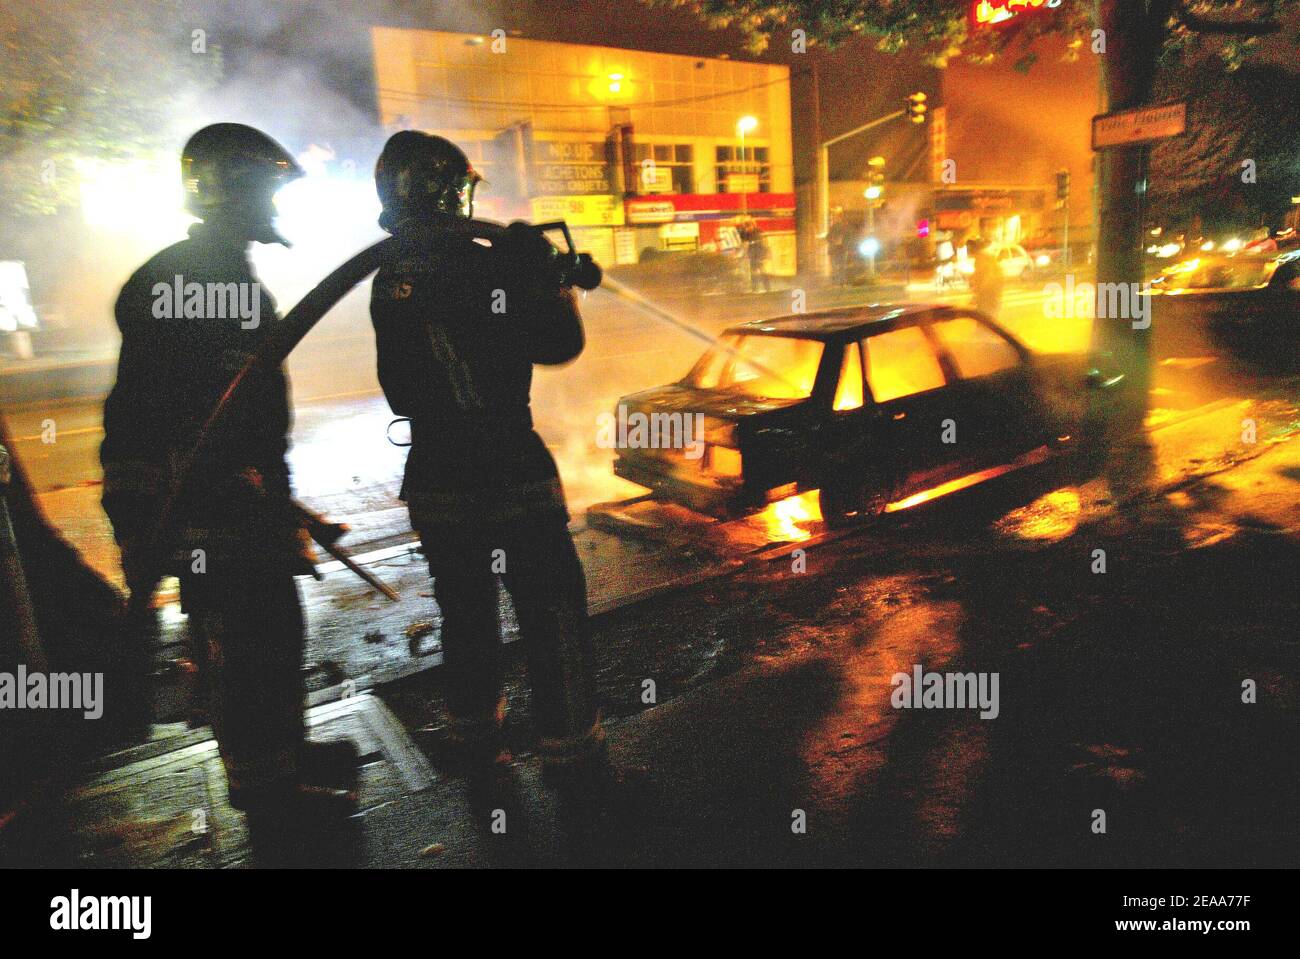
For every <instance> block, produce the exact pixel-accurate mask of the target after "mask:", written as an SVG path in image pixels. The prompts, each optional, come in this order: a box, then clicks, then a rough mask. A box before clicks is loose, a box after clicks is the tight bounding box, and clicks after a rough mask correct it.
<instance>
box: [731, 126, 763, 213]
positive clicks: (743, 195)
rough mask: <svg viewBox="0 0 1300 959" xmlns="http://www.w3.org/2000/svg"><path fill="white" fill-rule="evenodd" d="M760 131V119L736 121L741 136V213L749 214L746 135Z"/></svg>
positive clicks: (737, 131) (737, 130)
mask: <svg viewBox="0 0 1300 959" xmlns="http://www.w3.org/2000/svg"><path fill="white" fill-rule="evenodd" d="M757 129H758V118H757V117H753V116H748V115H746V116H743V117H741V118H740V119H739V120H737V121H736V133H738V134H739V135H740V176H741V181H740V212H741V213H748V212H749V204H748V202H747V197H746V193H745V180H744V177H745V134H746V133H753V132H754V131H755V130H757Z"/></svg>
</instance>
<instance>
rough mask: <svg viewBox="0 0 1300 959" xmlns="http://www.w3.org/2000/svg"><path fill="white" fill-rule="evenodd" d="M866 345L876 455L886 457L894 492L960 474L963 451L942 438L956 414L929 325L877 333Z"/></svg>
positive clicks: (915, 487) (865, 356) (904, 327)
mask: <svg viewBox="0 0 1300 959" xmlns="http://www.w3.org/2000/svg"><path fill="white" fill-rule="evenodd" d="M862 348H863V353H864V359H865V363H866V375H867V388H868V391H869V392H870V394H871V398H872V400H873V401H874V403H875V407H876V412H875V416H876V420H877V423H876V426H875V432H874V434H873V439H874V440H875V442H876V443H877V448H878V450H879V452H878V453H877V454H876V455H878V456H880V457H883V458H885V459H887V461H888V465H889V467H890V468H891V469H890V472H891V473H892V475H893V477H894V486H895V493H896V494H900V495H901V494H906V493H909V492H914V491H916V490H920V489H926V488H928V487H930V486H934V485H936V484H938V483H942V482H944V481H945V480H947V479H950V478H952V477H953V476H956V475H958V474H959V473H960V465H961V464H960V463H959V462H958V458H957V454H958V452H959V451H958V450H956V449H954V447H953V446H952V445H950V444H945V443H944V442H943V432H944V420H946V419H949V418H951V414H952V402H951V399H950V397H949V396H948V390H947V377H946V374H945V373H944V370H943V366H942V365H941V364H940V362H939V357H938V354H937V353H936V351H935V349H934V344H933V343H932V342H931V340H930V338H929V337H928V336H927V335H926V333H925V331H924V330H923V329H922V328H921V327H920V326H919V325H915V324H913V325H908V326H899V327H895V328H893V329H890V330H885V331H882V332H880V333H872V334H869V335H868V336H867V337H865V338H864V339H863V341H862Z"/></svg>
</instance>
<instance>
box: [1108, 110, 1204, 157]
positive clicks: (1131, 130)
mask: <svg viewBox="0 0 1300 959" xmlns="http://www.w3.org/2000/svg"><path fill="white" fill-rule="evenodd" d="M1185 132H1187V104H1186V103H1166V104H1164V105H1163V106H1158V107H1140V108H1138V109H1136V110H1123V111H1121V112H1119V113H1104V114H1102V115H1101V116H1096V117H1093V118H1092V148H1093V149H1094V150H1103V149H1105V148H1106V147H1118V146H1129V145H1130V144H1134V143H1149V142H1151V141H1152V140H1164V139H1166V138H1168V137H1176V136H1178V135H1179V134H1182V133H1185Z"/></svg>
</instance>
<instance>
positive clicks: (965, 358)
mask: <svg viewBox="0 0 1300 959" xmlns="http://www.w3.org/2000/svg"><path fill="white" fill-rule="evenodd" d="M1042 372H1043V371H1042V370H1040V369H1039V368H1038V366H1037V365H1036V362H1035V358H1034V357H1033V356H1032V355H1031V353H1030V352H1029V350H1027V349H1026V348H1025V347H1024V346H1023V345H1022V344H1021V343H1020V342H1018V341H1017V340H1016V339H1015V338H1014V337H1013V336H1011V335H1010V334H1009V333H1007V332H1006V331H1005V330H1003V329H1002V328H1001V327H999V326H998V325H997V324H996V323H994V322H993V321H992V320H990V319H988V317H986V316H984V315H982V314H980V313H978V312H976V311H974V310H969V309H962V308H957V307H949V306H919V305H909V306H901V307H888V306H873V307H858V308H850V309H841V310H833V311H828V312H824V313H814V314H804V315H798V316H788V317H782V318H780V319H772V320H761V321H755V322H752V323H746V324H743V325H740V326H735V327H732V328H730V329H728V330H727V331H726V332H725V333H724V334H723V336H722V338H721V340H720V341H719V343H718V345H716V346H715V347H713V348H712V349H710V350H709V351H708V352H706V353H705V354H704V355H703V356H702V357H701V358H700V359H699V361H698V362H697V363H696V364H695V366H694V367H692V369H691V371H690V372H689V373H687V375H686V376H685V377H684V378H683V379H681V380H680V381H679V382H676V383H672V384H669V385H667V386H661V387H657V388H655V389H651V390H646V391H644V392H640V393H635V394H632V395H630V396H625V397H623V398H622V399H620V400H619V405H618V412H617V416H618V417H619V418H620V422H622V423H632V424H636V425H639V426H640V427H641V428H642V429H641V432H640V433H639V435H638V434H637V432H636V430H635V428H634V429H630V430H626V431H625V432H624V433H622V434H621V435H620V437H619V440H620V442H618V443H617V444H615V445H616V446H617V450H618V452H617V456H616V458H615V463H614V472H615V473H616V474H617V475H618V476H621V477H623V478H624V479H627V480H630V481H632V482H633V483H637V484H639V485H641V486H645V487H647V488H649V489H651V490H653V491H654V493H655V494H656V496H657V497H658V498H660V499H663V500H666V501H669V502H674V503H678V504H680V505H683V506H686V507H689V508H691V509H694V510H697V511H700V512H703V513H707V514H710V515H713V516H717V517H719V518H731V517H735V516H740V515H745V514H747V513H751V512H755V511H757V510H760V509H762V508H764V506H766V505H767V504H768V503H771V502H774V501H776V500H781V499H784V498H786V497H789V496H792V495H796V494H801V493H807V492H809V491H811V490H818V491H819V496H820V504H821V510H822V515H823V517H824V518H825V520H826V521H827V523H829V524H831V525H842V524H844V523H846V522H849V521H851V520H853V519H855V518H867V517H870V516H874V515H876V514H878V513H880V512H882V511H884V510H885V508H886V507H887V506H889V505H890V504H891V503H898V502H902V501H906V500H908V499H909V498H916V497H921V498H922V500H923V499H924V498H925V497H924V494H925V493H926V492H927V491H931V490H936V489H943V488H952V489H957V488H962V486H963V483H962V480H963V478H964V477H969V476H974V475H979V474H985V473H987V474H988V475H996V474H998V473H1000V472H1005V470H1002V469H999V467H1002V466H1005V465H1006V464H1008V463H1012V462H1014V461H1015V460H1016V459H1017V458H1018V457H1022V456H1024V455H1025V454H1027V453H1030V452H1031V451H1035V450H1038V449H1040V448H1041V447H1044V446H1049V445H1051V444H1053V443H1054V442H1056V440H1057V438H1058V436H1059V435H1060V433H1061V430H1060V429H1059V424H1058V423H1056V422H1055V421H1054V417H1053V414H1052V413H1051V412H1050V411H1049V409H1048V407H1047V405H1046V404H1044V403H1043V402H1042V399H1041V378H1042ZM656 417H658V419H657V420H656ZM665 417H669V418H665ZM655 422H658V423H659V425H660V428H659V429H658V430H657V431H656V430H652V429H650V424H652V423H655ZM686 424H690V427H691V429H690V432H689V434H688V433H687V432H686V431H685V425H686ZM665 435H666V436H667V437H668V438H669V441H668V442H664V437H665ZM673 437H678V439H677V440H675V441H674V440H673V439H672V438H673Z"/></svg>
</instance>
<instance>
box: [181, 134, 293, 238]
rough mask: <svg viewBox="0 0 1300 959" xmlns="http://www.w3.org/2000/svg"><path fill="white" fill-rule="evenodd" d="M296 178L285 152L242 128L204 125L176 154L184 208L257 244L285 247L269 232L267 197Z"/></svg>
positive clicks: (271, 222)
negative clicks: (178, 154) (179, 169)
mask: <svg viewBox="0 0 1300 959" xmlns="http://www.w3.org/2000/svg"><path fill="white" fill-rule="evenodd" d="M302 175H303V171H302V167H300V166H299V165H298V163H297V161H295V160H294V158H293V157H292V156H291V155H290V154H289V151H288V150H286V149H285V148H284V147H282V146H280V144H278V143H276V142H275V141H274V140H272V139H271V138H270V137H269V136H267V135H266V134H265V133H263V132H262V131H261V130H256V129H254V128H253V127H250V126H245V125H244V124H242V123H213V124H211V125H209V126H206V127H204V128H203V129H202V130H199V131H198V132H197V133H195V134H194V135H193V136H192V137H190V138H189V141H188V142H187V143H186V144H185V149H184V150H182V151H181V182H182V184H183V185H184V187H185V209H186V210H187V211H188V212H190V213H192V214H194V215H195V216H197V217H198V218H199V219H201V220H203V221H204V222H213V221H218V222H220V223H222V225H223V226H226V227H227V228H234V229H235V230H237V231H238V232H239V234H240V235H241V237H242V238H243V239H248V240H255V241H257V242H258V243H284V244H285V245H286V246H288V242H287V241H286V240H285V239H284V238H283V237H282V236H280V234H279V233H277V232H276V230H275V204H274V202H273V197H274V196H275V193H276V191H277V190H279V189H280V187H282V186H284V185H285V184H286V183H288V182H290V181H291V180H296V179H298V177H300V176H302Z"/></svg>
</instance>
